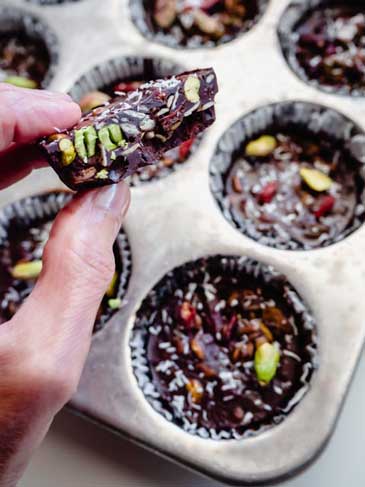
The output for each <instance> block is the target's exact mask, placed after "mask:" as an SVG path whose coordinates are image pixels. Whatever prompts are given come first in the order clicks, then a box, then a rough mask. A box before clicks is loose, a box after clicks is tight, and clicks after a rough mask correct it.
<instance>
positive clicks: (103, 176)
mask: <svg viewBox="0 0 365 487" xmlns="http://www.w3.org/2000/svg"><path fill="white" fill-rule="evenodd" d="M108 174H109V172H108V170H107V169H102V170H101V171H99V172H98V173H96V176H95V177H96V179H108Z"/></svg>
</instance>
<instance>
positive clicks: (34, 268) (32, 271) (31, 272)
mask: <svg viewBox="0 0 365 487" xmlns="http://www.w3.org/2000/svg"><path fill="white" fill-rule="evenodd" d="M41 271H42V261H41V260H33V261H31V262H20V263H19V264H16V266H14V267H13V268H12V269H11V275H12V276H13V278H14V279H21V280H24V281H25V280H28V279H37V277H38V276H39V274H40V273H41Z"/></svg>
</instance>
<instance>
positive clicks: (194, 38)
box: [129, 0, 268, 49]
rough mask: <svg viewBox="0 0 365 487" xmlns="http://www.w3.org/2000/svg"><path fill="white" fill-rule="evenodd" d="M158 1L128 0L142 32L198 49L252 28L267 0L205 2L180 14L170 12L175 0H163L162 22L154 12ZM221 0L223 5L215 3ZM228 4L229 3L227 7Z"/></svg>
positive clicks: (162, 41) (173, 44)
mask: <svg viewBox="0 0 365 487" xmlns="http://www.w3.org/2000/svg"><path fill="white" fill-rule="evenodd" d="M156 3H157V2H152V1H151V2H150V1H147V0H136V1H134V0H130V2H129V7H130V11H131V17H132V20H133V22H134V24H135V25H136V27H137V29H138V30H139V31H140V32H141V34H142V35H143V36H144V37H146V38H147V39H149V40H152V41H155V42H158V43H160V44H165V45H167V46H168V47H172V48H175V49H178V48H181V47H182V48H187V49H197V48H214V47H216V46H219V45H223V44H226V43H229V42H231V41H233V40H234V39H236V38H237V37H240V36H241V35H242V34H244V33H245V32H247V31H249V30H250V29H251V28H252V27H253V26H254V25H255V24H256V23H257V22H258V21H259V20H260V18H261V17H262V15H263V14H264V12H265V10H266V8H267V5H268V0H246V1H244V2H205V3H206V6H205V8H199V9H187V10H186V11H185V12H183V13H180V14H177V15H176V14H175V15H174V14H173V13H171V8H174V7H173V4H174V2H160V3H163V4H164V7H163V9H164V12H163V14H162V16H161V13H160V14H159V17H162V18H161V20H160V21H159V22H160V25H158V23H157V22H156V18H155V15H154V12H153V9H154V8H155V7H154V4H156ZM169 3H170V5H167V4H169ZM220 3H223V5H221V6H220V5H216V4H220ZM171 4H172V7H171ZM210 4H211V5H210ZM227 4H230V5H229V6H228V8H227ZM161 10H162V8H160V9H159V11H160V12H161ZM222 12H223V14H222V15H223V17H225V21H223V22H222V25H220V21H219V20H217V19H219V15H220V13H222ZM171 16H172V17H174V18H172V17H171ZM169 17H170V19H169V20H168V18H169ZM165 22H166V24H165Z"/></svg>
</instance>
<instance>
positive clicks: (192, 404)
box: [131, 256, 316, 439]
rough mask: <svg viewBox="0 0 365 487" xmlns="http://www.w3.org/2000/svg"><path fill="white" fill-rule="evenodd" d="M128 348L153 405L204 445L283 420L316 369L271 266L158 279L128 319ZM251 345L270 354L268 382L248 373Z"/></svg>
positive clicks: (220, 265) (228, 267)
mask: <svg viewBox="0 0 365 487" xmlns="http://www.w3.org/2000/svg"><path fill="white" fill-rule="evenodd" d="M131 347H132V363H133V366H134V371H135V374H136V376H137V380H138V381H139V384H140V386H141V387H142V389H143V391H144V393H145V394H146V397H147V399H148V401H150V402H151V404H152V405H153V407H155V408H156V409H158V410H159V411H160V412H161V413H162V414H164V416H165V417H166V418H168V419H170V420H172V421H174V422H175V423H176V424H178V425H179V426H182V427H183V428H184V429H185V430H186V431H188V432H190V433H194V434H199V435H200V436H203V437H212V438H214V439H218V438H227V439H228V438H232V437H234V438H240V437H242V436H246V435H247V434H252V433H253V432H255V431H256V432H257V431H258V430H261V429H262V428H263V427H268V426H270V425H273V424H276V423H278V422H280V421H281V420H282V419H284V418H285V416H286V415H287V414H288V413H289V412H290V411H291V410H292V409H293V407H294V406H295V405H296V404H297V403H298V402H299V401H300V399H301V398H302V397H303V395H304V393H305V392H306V391H307V389H308V383H309V380H310V377H311V375H312V372H313V368H314V366H315V361H316V360H315V349H316V337H315V331H314V322H313V318H312V317H311V315H310V314H309V313H308V311H307V310H306V308H305V306H304V305H303V303H302V301H301V300H300V298H299V296H298V295H297V294H296V292H295V291H294V290H293V289H292V288H291V286H290V285H289V284H288V283H287V282H286V279H285V278H284V277H283V276H282V275H280V274H278V273H275V271H273V270H272V269H271V268H268V267H266V266H262V265H261V264H258V263H257V262H253V261H251V260H249V259H247V258H237V257H220V256H217V257H210V258H206V259H200V260H198V261H196V262H190V263H188V264H185V265H184V266H182V267H179V268H177V269H175V270H173V271H172V272H170V273H169V274H168V275H167V276H165V277H164V278H163V279H162V280H161V281H160V283H159V284H158V285H157V286H155V288H154V289H153V290H152V291H151V292H150V293H149V294H148V296H147V297H146V299H145V300H144V302H143V304H142V306H141V308H140V310H139V311H138V313H137V319H136V324H135V329H134V333H133V336H132V341H131ZM261 347H268V348H269V349H270V348H275V349H276V350H278V351H279V362H278V366H277V368H276V370H274V372H273V376H272V377H271V379H269V380H266V379H265V380H264V379H263V378H262V376H260V375H259V372H257V364H258V356H257V355H258V353H257V351H258V350H259V349H261ZM143 350H144V352H143ZM146 370H148V372H146Z"/></svg>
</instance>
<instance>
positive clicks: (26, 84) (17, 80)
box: [4, 76, 38, 90]
mask: <svg viewBox="0 0 365 487" xmlns="http://www.w3.org/2000/svg"><path fill="white" fill-rule="evenodd" d="M4 83H9V84H10V85H14V86H17V87H18V88H29V89H31V90H33V89H35V88H37V87H38V85H37V83H36V82H35V81H33V80H32V79H29V78H24V77H23V76H8V77H7V78H5V79H4Z"/></svg>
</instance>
